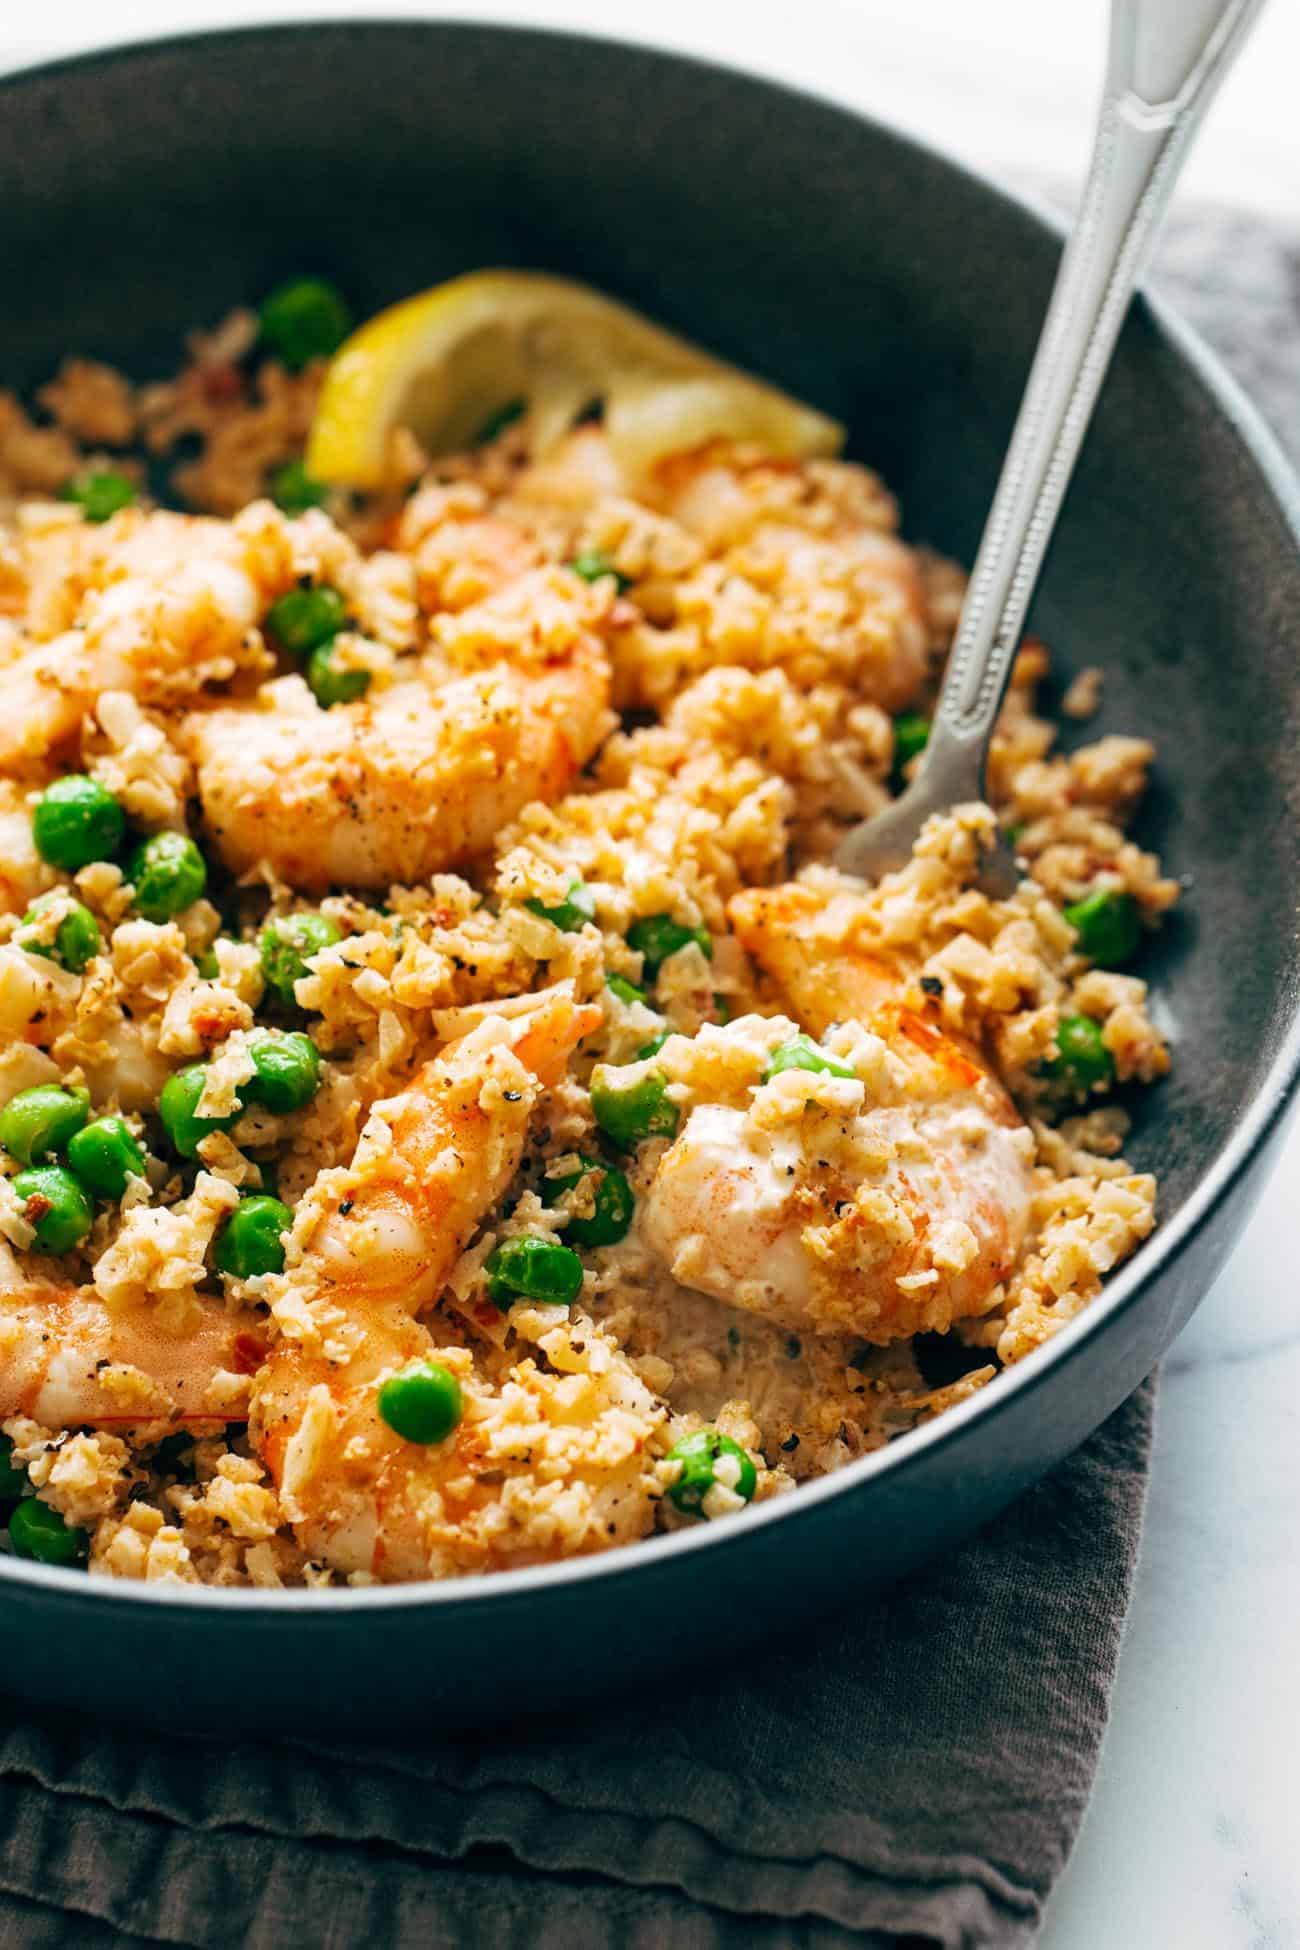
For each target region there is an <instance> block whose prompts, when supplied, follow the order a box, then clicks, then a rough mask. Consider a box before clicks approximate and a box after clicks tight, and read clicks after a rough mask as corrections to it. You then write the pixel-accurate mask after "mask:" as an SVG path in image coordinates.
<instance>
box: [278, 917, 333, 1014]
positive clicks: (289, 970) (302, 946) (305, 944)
mask: <svg viewBox="0 0 1300 1950" xmlns="http://www.w3.org/2000/svg"><path fill="white" fill-rule="evenodd" d="M340 940H342V935H341V934H340V932H339V930H338V928H337V927H336V925H335V924H334V922H333V921H331V920H330V918H329V916H328V914H286V915H284V916H282V918H281V919H280V920H278V921H268V922H267V924H266V926H265V927H264V928H263V929H262V933H261V938H260V941H259V954H260V959H261V965H262V975H263V977H264V979H265V981H266V985H267V987H268V988H270V989H273V990H274V992H275V994H276V996H277V997H278V999H279V1000H280V1001H281V1002H283V1003H284V1004H285V1005H286V1007H288V1008H292V1007H293V1001H294V993H293V992H294V986H295V984H296V983H298V982H300V981H301V980H302V978H303V976H304V975H305V974H306V973H307V963H308V961H309V960H310V958H311V957H312V956H313V955H318V954H319V953H320V952H321V950H322V948H332V947H333V946H334V943H335V942H336V941H340Z"/></svg>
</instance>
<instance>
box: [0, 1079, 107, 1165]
mask: <svg viewBox="0 0 1300 1950" xmlns="http://www.w3.org/2000/svg"><path fill="white" fill-rule="evenodd" d="M89 1112H90V1098H89V1096H88V1095H87V1094H86V1092H85V1091H84V1090H60V1088H59V1086H58V1085H57V1084H54V1083H38V1084H37V1085H36V1087H35V1089H33V1090H20V1091H19V1092H18V1095H17V1096H16V1097H11V1098H10V1099H9V1102H8V1103H7V1104H6V1105H5V1107H4V1109H3V1110H0V1144H2V1145H3V1146H4V1148H5V1150H6V1151H7V1152H8V1153H9V1155H10V1157H11V1158H17V1160H18V1162H19V1164H23V1165H32V1164H35V1163H36V1162H37V1161H38V1159H41V1158H49V1157H52V1156H53V1154H54V1153H55V1152H56V1151H62V1150H63V1149H64V1148H65V1146H66V1145H67V1142H68V1140H69V1138H70V1137H72V1136H73V1135H74V1133H75V1132H77V1131H79V1130H80V1129H81V1127H82V1125H83V1124H84V1123H85V1121H86V1118H87V1116H88V1115H89Z"/></svg>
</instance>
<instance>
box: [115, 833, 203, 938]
mask: <svg viewBox="0 0 1300 1950" xmlns="http://www.w3.org/2000/svg"><path fill="white" fill-rule="evenodd" d="M126 877H127V879H128V880H129V881H130V883H131V887H132V889H133V892H132V896H131V899H132V905H133V906H134V908H135V911H136V913H137V914H142V915H143V916H144V918H145V920H146V921H158V922H161V921H172V920H174V919H175V918H176V916H177V915H178V914H183V913H184V912H185V909H186V908H187V907H192V906H193V905H194V903H195V901H196V900H199V899H201V898H202V896H203V894H204V892H205V890H206V888H207V884H208V869H207V865H206V863H205V861H204V858H203V855H202V854H201V853H200V852H199V849H198V848H197V846H195V844H194V842H193V840H192V839H191V838H190V837H189V834H188V833H170V832H168V833H154V834H152V835H151V837H150V838H149V839H147V840H145V841H143V842H142V844H141V845H140V846H138V847H137V848H136V850H135V852H134V853H133V854H132V855H131V858H130V860H129V861H128V863H127V869H126Z"/></svg>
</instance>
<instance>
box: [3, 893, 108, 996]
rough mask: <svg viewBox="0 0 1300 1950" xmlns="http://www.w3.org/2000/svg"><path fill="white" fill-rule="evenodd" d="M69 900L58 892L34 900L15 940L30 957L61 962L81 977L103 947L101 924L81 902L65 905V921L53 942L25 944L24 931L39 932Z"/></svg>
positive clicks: (27, 942)
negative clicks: (44, 920) (52, 911)
mask: <svg viewBox="0 0 1300 1950" xmlns="http://www.w3.org/2000/svg"><path fill="white" fill-rule="evenodd" d="M65 902H66V897H65V896H64V895H63V894H62V893H60V892H59V891H58V890H57V889H54V890H52V891H51V892H50V893H48V894H41V895H40V896H39V898H38V899H36V900H34V901H33V902H32V904H31V906H30V907H29V908H28V910H27V912H26V913H25V914H24V915H23V918H22V921H21V922H20V923H19V928H18V933H17V934H16V935H15V936H14V939H15V940H16V941H17V942H18V944H19V946H20V947H23V948H25V949H26V950H27V952H28V954H29V955H43V956H45V957H46V959H47V960H49V961H57V962H59V963H61V964H62V966H63V967H64V968H67V969H70V970H71V971H72V973H73V974H74V975H80V974H81V973H82V971H83V969H84V968H85V967H86V965H87V963H88V962H90V961H91V960H92V958H93V957H94V956H95V955H97V954H98V953H99V950H100V947H101V945H102V941H101V937H100V932H99V923H98V922H97V921H96V919H95V917H94V915H93V914H92V913H91V911H90V909H89V908H88V907H83V906H82V904H81V902H80V901H73V902H72V903H71V904H70V905H65V911H64V914H63V917H62V919H61V920H60V921H59V923H58V925H57V926H56V928H55V930H54V939H53V940H52V941H48V942H47V941H42V940H40V939H39V938H37V939H35V940H26V941H25V940H24V939H23V930H24V929H29V928H39V926H40V920H41V916H42V915H43V914H48V913H49V911H50V909H51V907H53V906H54V905H55V904H56V903H59V904H65Z"/></svg>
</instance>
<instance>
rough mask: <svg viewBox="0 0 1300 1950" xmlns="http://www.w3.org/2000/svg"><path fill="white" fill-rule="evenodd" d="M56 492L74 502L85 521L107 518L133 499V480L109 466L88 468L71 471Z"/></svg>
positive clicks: (129, 503) (105, 519) (129, 504)
mask: <svg viewBox="0 0 1300 1950" xmlns="http://www.w3.org/2000/svg"><path fill="white" fill-rule="evenodd" d="M59 493H60V495H61V497H62V499H63V500H64V501H75V502H76V503H77V506H78V507H79V508H80V509H81V512H82V514H83V515H84V516H85V518H86V520H87V521H107V520H108V518H109V516H110V515H115V514H117V512H118V510H119V509H121V508H129V507H130V506H131V503H132V502H133V501H134V500H135V483H134V482H133V481H129V480H128V479H127V477H126V475H125V474H119V473H118V472H117V471H116V469H114V468H111V467H101V468H89V469H87V471H86V472H85V473H84V474H74V476H73V477H72V479H71V480H70V481H68V482H67V483H66V484H65V485H64V486H63V487H62V488H61V489H60V490H59Z"/></svg>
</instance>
